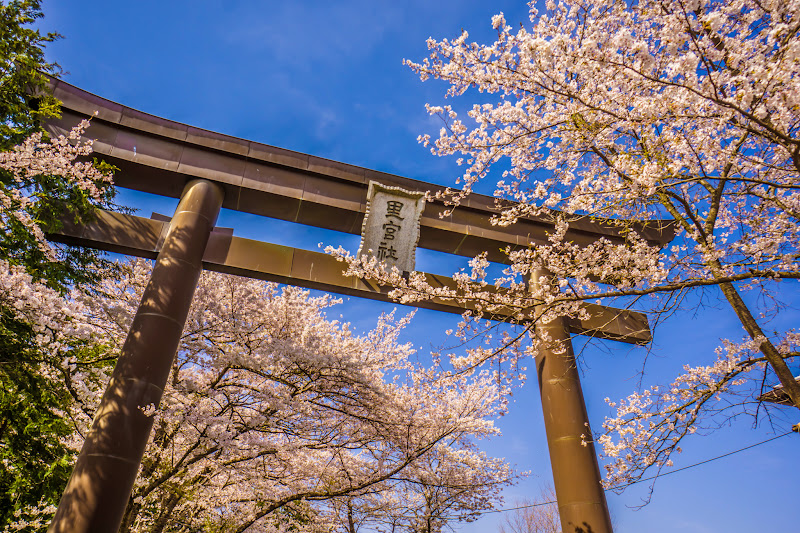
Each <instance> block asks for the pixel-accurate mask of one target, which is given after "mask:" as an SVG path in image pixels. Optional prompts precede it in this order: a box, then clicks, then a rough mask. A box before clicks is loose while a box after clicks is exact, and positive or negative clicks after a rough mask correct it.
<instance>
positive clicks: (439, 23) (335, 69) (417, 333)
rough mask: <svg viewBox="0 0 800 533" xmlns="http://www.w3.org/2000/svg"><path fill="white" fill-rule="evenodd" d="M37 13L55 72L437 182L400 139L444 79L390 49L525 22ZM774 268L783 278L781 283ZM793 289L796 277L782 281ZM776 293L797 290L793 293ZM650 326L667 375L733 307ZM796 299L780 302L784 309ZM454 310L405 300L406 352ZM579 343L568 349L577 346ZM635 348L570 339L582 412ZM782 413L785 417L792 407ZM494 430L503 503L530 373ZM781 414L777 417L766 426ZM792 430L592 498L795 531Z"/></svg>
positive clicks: (360, 320)
mask: <svg viewBox="0 0 800 533" xmlns="http://www.w3.org/2000/svg"><path fill="white" fill-rule="evenodd" d="M43 8H44V11H45V14H46V18H45V19H44V20H43V21H42V22H41V24H40V26H41V27H42V28H43V29H45V30H55V31H58V32H60V33H62V34H63V35H64V39H62V40H60V41H58V42H56V43H53V44H51V45H50V46H49V47H48V58H49V59H50V60H54V61H57V62H59V63H60V64H61V66H62V67H63V69H64V71H65V74H64V76H63V77H64V79H65V80H66V81H68V82H69V83H72V84H74V85H77V86H78V87H81V88H82V89H85V90H88V91H90V92H93V93H96V94H98V95H100V96H103V97H105V98H109V99H111V100H115V101H117V102H120V103H122V104H125V105H127V106H131V107H134V108H137V109H140V110H142V111H145V112H148V113H152V114H155V115H159V116H162V117H166V118H169V119H172V120H177V121H180V122H185V123H188V124H191V125H194V126H198V127H202V128H206V129H210V130H214V131H219V132H222V133H226V134H230V135H235V136H239V137H244V138H247V139H252V140H255V141H259V142H263V143H267V144H272V145H275V146H280V147H283V148H288V149H292V150H297V151H300V152H305V153H309V154H314V155H317V156H321V157H326V158H330V159H334V160H339V161H344V162H347V163H350V164H354V165H359V166H364V167H368V168H372V169H377V170H381V171H385V172H391V173H394V174H399V175H402V176H407V177H410V178H415V179H420V180H424V181H429V182H434V183H440V184H448V185H450V184H452V183H453V180H454V178H455V176H456V174H457V171H456V167H455V165H454V162H453V161H451V160H447V159H440V158H436V157H433V156H432V155H430V153H429V152H428V151H427V150H426V149H424V148H422V147H421V146H419V145H418V144H417V141H416V137H417V135H419V134H420V133H435V132H436V131H438V128H439V126H438V124H437V123H436V121H435V120H434V119H431V118H430V117H428V116H427V114H426V113H425V110H424V104H425V103H426V102H430V103H441V102H442V95H443V93H444V91H445V87H444V86H443V85H442V84H439V83H435V82H427V83H424V84H423V83H421V82H420V81H419V80H418V78H417V77H416V76H415V75H414V74H413V73H412V72H411V71H410V70H409V69H408V68H406V67H404V66H403V65H402V64H401V61H402V59H403V58H408V59H414V60H419V59H421V58H422V57H423V56H424V55H425V54H426V45H425V41H426V39H427V38H428V37H431V36H432V37H436V38H442V37H455V36H456V35H458V33H459V32H460V30H461V29H462V28H464V29H467V30H468V31H469V32H470V35H471V37H473V38H475V39H477V40H480V41H487V40H489V39H491V38H492V35H493V31H492V29H491V24H490V18H491V16H492V15H493V14H496V13H497V12H500V11H503V12H504V13H505V14H506V18H507V20H508V21H509V22H510V23H512V24H516V23H518V22H527V6H526V5H525V4H524V3H523V2H520V1H513V2H512V1H507V0H496V1H494V2H491V3H489V2H480V1H477V0H461V1H454V0H446V1H444V0H443V1H430V0H427V1H422V0H410V1H405V2H383V1H378V0H373V1H358V0H353V1H351V0H344V1H340V2H318V1H294V2H293V1H287V2H271V1H261V2H259V1H254V0H227V1H206V0H195V1H192V2H189V1H183V0H181V1H172V0H161V1H158V2H156V1H152V0H140V1H138V2H109V1H104V2H101V1H88V0H70V1H68V2H67V1H62V2H56V1H54V0H44V6H43ZM121 202H122V203H127V204H129V205H133V206H135V207H139V208H141V211H142V213H143V214H144V216H148V215H149V212H150V211H159V212H162V213H166V214H170V213H171V211H172V209H173V208H174V205H175V204H174V201H172V200H170V199H162V198H146V197H144V196H142V195H138V194H131V193H128V192H125V191H122V195H121ZM219 224H220V225H221V226H228V227H234V228H235V232H236V235H239V236H243V237H250V238H258V239H262V240H268V241H271V242H278V243H281V244H291V245H293V246H298V247H303V248H309V249H316V248H317V243H319V242H321V241H322V242H325V243H326V244H343V245H344V246H345V247H348V248H350V249H351V250H355V249H356V248H357V246H358V237H354V236H351V235H342V234H338V233H335V232H325V231H320V230H316V229H313V228H308V227H304V226H298V225H294V224H289V223H275V222H270V221H268V220H264V219H259V218H258V217H252V216H247V215H243V214H237V213H230V212H224V213H223V215H222V216H221V219H220V222H219ZM462 264H463V261H461V260H459V259H454V258H451V257H449V256H445V255H444V254H437V253H432V252H425V251H421V252H420V253H419V254H418V268H419V269H420V270H427V271H433V272H441V273H450V272H452V269H453V268H454V267H457V266H459V265H462ZM784 283H786V282H784ZM786 287H787V289H786V290H787V291H791V292H792V293H793V294H794V295H796V294H797V292H798V291H797V288H798V287H797V284H796V283H792V284H791V285H789V284H787V285H786ZM793 301H795V302H797V301H800V300H798V299H797V298H793ZM700 303H701V302H700V300H699V299H694V300H691V301H690V302H689V304H688V305H689V306H691V307H695V308H693V309H687V310H686V311H685V312H682V313H679V314H678V315H676V316H675V317H673V318H672V319H671V320H669V321H668V322H666V323H664V324H663V325H662V326H660V328H659V329H658V330H656V340H655V343H654V346H653V351H652V353H651V355H650V358H649V362H648V367H647V370H648V373H647V374H646V376H645V377H644V380H645V382H647V383H658V382H667V381H669V380H670V379H671V378H672V377H673V376H674V375H676V374H677V373H678V372H679V371H680V369H681V367H682V366H683V364H685V363H696V364H700V363H707V362H709V361H711V360H712V359H713V350H714V348H715V347H716V346H717V345H718V343H719V339H720V338H723V337H727V338H733V339H736V338H739V337H740V336H741V332H740V330H739V329H738V325H737V323H736V321H735V318H734V317H733V316H732V315H731V313H730V312H728V311H727V309H726V308H725V306H724V305H723V304H722V303H721V302H719V300H718V299H716V297H715V296H714V294H711V293H709V294H708V295H707V296H706V299H705V300H704V301H703V302H702V303H703V305H702V306H699V304H700ZM392 307H394V306H390V305H382V304H377V303H375V302H371V301H363V300H357V299H350V300H348V301H347V302H346V303H345V304H344V305H343V306H342V307H341V310H340V312H341V313H342V314H343V316H344V318H345V319H347V320H349V321H351V322H353V323H354V324H355V325H356V326H357V327H360V328H367V327H369V326H370V325H371V324H374V322H375V316H376V314H377V313H379V312H381V311H384V310H390V309H391V308H392ZM798 318H800V312H798V309H797V308H796V307H794V308H789V309H787V310H786V311H785V312H784V313H783V314H782V316H781V317H780V322H781V323H783V324H792V323H795V324H796V323H797V322H798ZM453 322H454V319H453V317H451V316H449V315H443V314H441V313H436V312H433V311H420V312H419V313H418V314H417V316H416V318H415V320H414V322H413V323H412V326H411V327H410V329H409V330H408V335H407V338H408V339H409V340H412V341H414V342H415V344H417V345H419V346H421V347H422V348H423V350H428V349H429V348H430V347H436V346H439V345H442V344H445V343H446V342H447V339H446V338H445V337H444V335H443V333H442V332H443V331H444V330H445V329H447V328H448V327H452V324H453ZM579 348H580V347H579ZM644 356H645V350H644V349H642V348H631V347H629V346H626V345H621V344H618V343H614V342H602V343H595V344H593V345H592V346H589V347H587V348H586V349H585V350H583V358H582V361H583V366H584V370H585V373H584V377H583V383H584V394H585V396H586V399H587V405H588V409H589V414H590V418H591V420H592V423H593V425H594V426H596V427H599V425H600V422H601V420H602V418H603V416H605V415H606V414H608V412H609V411H608V408H607V407H606V406H605V404H604V403H603V401H602V399H603V398H605V397H607V396H609V397H611V398H620V397H622V396H624V395H626V394H628V393H629V392H630V391H631V390H632V389H633V387H634V386H635V383H636V380H637V372H638V371H639V370H640V369H641V364H642V361H643V359H644ZM795 418H796V416H795ZM499 424H500V427H501V428H502V430H503V436H502V437H500V438H498V439H494V440H492V441H490V442H486V443H484V445H485V446H484V447H485V449H486V451H487V452H489V453H491V454H494V455H498V456H504V457H506V458H507V459H508V460H509V461H510V462H512V463H514V464H515V465H516V466H517V468H518V469H519V470H523V471H524V470H529V471H531V475H530V476H529V477H528V478H527V479H526V480H524V481H523V482H521V483H520V484H518V485H517V486H515V487H512V488H510V489H508V490H507V491H506V493H505V495H506V504H505V506H507V507H511V506H513V505H514V504H515V503H516V502H517V500H519V499H522V498H526V497H535V496H537V495H538V492H539V487H540V485H542V484H545V483H549V480H550V477H551V475H550V466H549V461H548V457H547V449H546V443H545V436H544V430H543V426H542V415H541V410H540V404H539V400H538V391H537V389H536V385H535V382H531V383H530V384H529V385H527V386H526V387H524V388H523V389H521V390H520V391H519V392H518V393H517V394H516V395H515V402H514V403H513V405H512V406H511V411H510V413H509V414H508V415H507V416H506V417H504V418H503V419H502V420H500V422H499ZM787 428H788V424H787V423H786V421H781V425H780V427H779V428H778V429H777V431H778V432H779V433H782V432H784V431H785V430H786V429H787ZM774 434H775V433H774V432H773V431H772V429H771V428H770V427H769V425H768V424H766V423H763V422H762V423H761V424H760V425H759V427H757V428H753V424H752V420H751V419H741V420H738V421H736V422H735V423H734V424H733V425H732V426H731V427H730V428H725V429H723V430H720V431H718V432H716V433H714V434H713V435H711V436H709V437H701V436H696V437H694V438H693V439H691V440H689V441H688V442H687V443H686V445H685V446H684V450H685V451H684V454H683V456H682V457H680V458H679V460H678V461H676V467H680V466H683V465H687V464H691V463H694V462H697V461H701V460H704V459H707V458H710V457H713V456H716V455H720V454H722V453H726V452H728V451H731V450H734V449H737V448H740V447H743V446H746V445H749V444H752V443H755V442H758V441H761V440H764V439H766V438H769V437H770V436H773V435H774ZM798 451H800V437H798V436H795V435H792V436H789V437H784V438H782V439H779V440H777V441H774V442H772V443H769V444H766V445H763V446H759V447H757V448H755V449H752V450H749V451H746V452H743V453H741V454H737V455H735V456H732V457H729V458H725V459H721V460H719V461H716V462H714V463H711V464H707V465H704V466H700V467H698V468H694V469H691V470H688V471H686V472H680V473H676V474H675V475H673V476H668V477H665V478H663V479H661V480H659V482H658V483H657V484H656V487H655V493H654V496H653V501H652V503H651V504H650V505H648V506H646V507H644V508H643V509H641V510H638V511H636V510H633V509H631V507H632V506H636V505H638V504H639V503H640V502H641V498H642V497H644V496H645V495H646V493H647V487H642V488H635V487H634V488H631V489H628V491H627V492H626V493H625V494H624V495H622V496H616V495H609V502H610V506H611V512H612V515H613V519H614V522H615V526H616V531H617V532H618V533H633V532H642V531H646V532H653V533H656V532H673V531H687V532H698V533H700V532H703V533H705V532H723V531H724V532H726V533H739V532H742V533H744V532H753V531H789V532H793V531H794V532H798V531H800V526H799V525H798V522H797V514H796V511H797V502H798V497H797V493H798V490H800V476H798V472H799V471H800V454H799V453H798ZM500 516H501V514H498V513H495V514H489V515H486V516H485V517H483V518H481V519H480V520H479V521H478V522H476V523H473V524H468V525H464V526H458V525H457V526H456V528H457V529H458V530H459V531H464V532H469V533H472V532H484V531H487V532H489V531H495V530H496V526H497V523H498V521H499V519H500Z"/></svg>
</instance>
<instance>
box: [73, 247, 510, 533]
mask: <svg viewBox="0 0 800 533" xmlns="http://www.w3.org/2000/svg"><path fill="white" fill-rule="evenodd" d="M125 273H126V275H125V276H123V277H122V278H121V280H105V281H103V282H101V284H100V285H99V287H98V289H97V293H96V294H91V295H84V296H83V297H78V303H79V304H80V305H82V306H84V308H85V309H86V313H85V315H84V320H85V322H86V327H87V328H88V329H89V330H91V331H94V332H100V333H99V334H100V336H101V337H102V338H104V339H107V342H108V343H109V344H110V345H111V347H112V353H113V352H115V351H117V350H118V349H119V348H120V347H121V346H122V343H123V342H124V339H125V336H126V334H127V332H128V329H129V327H130V323H131V321H132V318H133V315H134V313H135V311H136V308H137V306H138V303H139V300H140V298H141V294H142V291H143V290H144V287H145V285H146V283H147V280H148V278H149V274H150V266H149V264H148V263H147V262H145V261H142V260H139V261H135V262H132V263H130V264H129V265H128V266H127V267H126V270H125ZM335 303H337V301H336V300H334V299H332V298H331V297H330V296H318V297H312V296H310V295H309V293H308V291H304V290H300V289H297V288H293V287H285V288H283V289H282V290H281V289H279V288H278V287H277V286H276V285H275V284H272V283H265V282H262V281H258V280H252V279H245V278H238V277H233V276H228V275H223V274H215V273H210V272H206V273H204V274H203V276H202V278H201V281H200V284H199V286H198V288H197V291H196V293H195V298H194V303H193V305H192V309H191V311H190V313H189V318H188V320H187V324H186V327H185V329H184V333H183V337H182V340H181V344H180V348H179V350H178V354H177V357H176V359H175V362H174V365H173V370H172V374H171V378H170V380H169V382H168V384H167V388H166V390H165V393H164V397H163V400H162V403H161V405H160V406H159V407H158V409H156V408H155V406H142V408H143V409H145V410H146V411H147V412H151V413H152V415H153V416H154V417H155V421H154V432H153V433H154V435H153V438H152V441H151V442H150V444H149V446H148V448H147V450H146V452H145V456H144V459H143V463H142V469H141V473H140V475H139V478H138V479H137V481H136V485H135V486H134V489H133V493H132V497H131V501H130V503H129V505H128V508H127V511H126V513H125V517H124V519H123V525H122V528H121V531H149V532H161V531H201V530H202V531H223V530H224V531H265V532H267V531H289V530H291V531H343V532H344V531H351V532H352V531H355V530H357V529H358V528H359V527H362V526H365V527H370V528H372V529H373V530H374V529H385V530H389V529H392V530H394V531H418V530H419V529H418V528H417V525H416V521H417V520H418V517H419V516H423V515H424V516H427V517H429V526H428V528H427V529H425V531H430V532H436V531H440V530H441V528H442V526H443V525H444V524H446V523H447V522H448V521H449V520H454V519H460V520H469V519H472V518H475V517H477V513H478V512H479V511H481V510H485V509H491V508H492V507H493V506H494V505H495V504H496V503H497V502H498V501H499V491H500V489H501V488H502V487H503V486H506V485H508V484H509V483H511V482H512V481H513V479H514V477H515V475H514V474H513V473H512V471H511V470H510V468H509V466H508V465H507V464H505V463H504V462H503V461H500V460H496V459H492V458H489V457H487V456H485V455H484V454H482V453H481V452H479V451H478V450H477V448H476V447H475V441H476V440H477V439H480V438H483V437H487V436H490V435H494V434H497V432H498V431H497V429H496V428H495V427H494V424H493V419H494V418H495V417H496V416H498V415H499V414H501V413H502V412H503V409H504V402H502V401H501V400H502V398H501V396H500V393H499V387H498V386H497V384H496V383H494V381H493V380H492V377H491V376H490V375H488V374H485V375H479V376H475V377H473V378H467V377H464V376H453V375H450V374H447V373H439V372H437V371H436V369H435V368H432V367H426V366H424V365H421V364H420V363H419V362H416V361H415V360H414V350H413V348H412V347H411V345H410V344H406V343H401V342H399V340H398V339H399V335H400V333H401V331H402V328H403V327H404V326H405V325H406V323H407V322H408V320H409V319H410V317H406V318H404V319H400V320H397V319H395V318H394V317H393V315H391V314H390V315H386V316H383V317H381V318H380V320H379V321H378V323H377V326H376V328H375V329H374V330H372V331H370V332H368V333H367V334H365V335H358V334H356V333H355V332H354V331H352V329H351V328H350V326H349V325H348V324H345V323H341V322H339V321H336V320H330V319H328V318H326V316H325V310H326V309H328V308H329V307H330V306H331V305H333V304H335ZM76 392H78V394H79V395H81V397H82V398H83V402H82V403H83V405H85V406H86V407H87V409H86V412H85V414H84V415H83V416H81V415H80V413H78V414H77V415H76V417H77V418H78V419H79V420H80V423H79V427H86V426H87V425H88V424H89V423H90V419H91V408H93V406H94V405H96V404H97V398H98V397H99V394H100V393H101V389H100V388H97V387H83V388H81V390H79V391H76ZM389 526H391V527H389Z"/></svg>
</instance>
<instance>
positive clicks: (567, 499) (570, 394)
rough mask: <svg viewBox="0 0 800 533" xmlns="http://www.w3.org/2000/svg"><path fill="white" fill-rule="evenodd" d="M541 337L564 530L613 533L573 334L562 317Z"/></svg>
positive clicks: (542, 386) (535, 277) (541, 372)
mask: <svg viewBox="0 0 800 533" xmlns="http://www.w3.org/2000/svg"><path fill="white" fill-rule="evenodd" d="M545 276H549V273H548V272H547V271H543V270H539V271H536V272H534V273H533V274H532V275H531V280H530V282H531V284H532V286H536V285H537V284H538V283H539V282H540V279H541V278H542V277H545ZM536 333H537V335H538V336H539V338H540V339H546V340H545V341H544V342H542V343H541V344H540V346H539V354H538V355H537V357H536V373H537V376H538V378H539V391H540V393H541V397H542V412H543V413H544V427H545V432H546V433H547V446H548V448H549V450H550V463H551V466H552V469H553V484H554V486H555V491H556V500H558V512H559V514H560V516H561V531H563V532H564V533H611V532H612V528H611V518H610V515H609V513H608V503H607V502H606V495H605V491H604V490H603V487H602V485H600V479H601V478H600V469H599V467H598V463H597V455H596V454H595V450H594V445H593V444H592V432H591V429H590V427H589V417H588V416H587V414H586V404H585V402H584V399H583V391H582V390H581V382H580V376H579V374H578V366H577V364H576V362H575V354H574V353H573V351H572V342H571V340H570V336H569V333H568V332H567V329H566V326H565V324H564V320H563V319H562V318H558V319H556V320H552V321H551V322H548V323H547V324H541V323H538V324H536ZM581 435H585V438H581ZM583 440H585V441H586V442H587V444H586V445H583V443H582V441H583Z"/></svg>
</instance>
